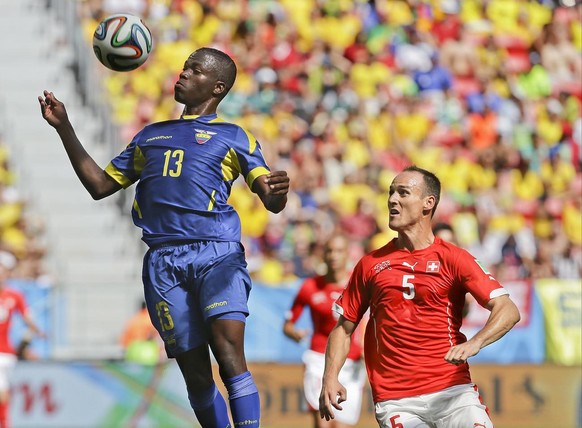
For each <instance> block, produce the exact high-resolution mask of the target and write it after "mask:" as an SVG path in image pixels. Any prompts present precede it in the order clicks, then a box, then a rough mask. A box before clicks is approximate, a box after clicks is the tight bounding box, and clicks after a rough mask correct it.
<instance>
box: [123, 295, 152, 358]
mask: <svg viewBox="0 0 582 428" xmlns="http://www.w3.org/2000/svg"><path fill="white" fill-rule="evenodd" d="M159 337H160V336H159V334H158V332H157V330H156V328H155V327H154V325H153V324H152V321H151V320H150V314H149V312H148V308H147V305H146V302H141V305H140V308H139V310H138V311H137V312H136V313H135V314H134V315H133V316H132V317H131V318H130V319H129V320H128V321H127V323H126V324H125V328H124V329H123V332H122V334H121V338H120V344H121V346H122V347H123V350H124V356H125V360H126V361H129V362H134V363H138V364H144V365H155V364H157V363H158V362H159V361H160V357H161V355H160V353H161V347H160V343H159Z"/></svg>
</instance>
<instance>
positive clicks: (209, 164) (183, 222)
mask: <svg viewBox="0 0 582 428" xmlns="http://www.w3.org/2000/svg"><path fill="white" fill-rule="evenodd" d="M235 78H236V65H235V63H234V61H233V60H232V59H231V58H230V57H229V56H228V55H226V54H225V53H223V52H221V51H218V50H216V49H212V48H201V49H198V50H196V51H195V52H193V53H192V54H191V55H190V56H189V57H188V59H187V60H186V62H185V63H184V68H183V70H182V72H181V73H180V75H179V79H178V81H177V82H176V84H175V86H174V98H175V99H176V101H178V102H179V103H181V104H184V105H185V109H184V114H183V115H182V117H181V118H180V119H179V120H169V121H165V122H159V123H154V124H151V125H149V126H146V127H145V128H144V129H143V130H141V131H140V132H139V133H138V134H137V135H136V136H135V137H134V139H133V141H132V142H131V143H130V144H129V145H128V146H127V147H126V148H125V150H124V151H123V152H122V153H121V154H120V155H118V156H117V157H116V158H114V159H113V160H112V161H111V162H110V163H109V165H108V166H107V167H106V168H105V170H103V169H102V168H101V167H99V166H98V165H97V163H96V162H95V161H94V160H93V158H91V157H90V155H89V154H88V153H87V152H86V151H85V149H84V148H83V146H82V144H81V143H80V142H79V140H78V138H77V136H76V135H75V131H74V129H73V126H72V125H71V123H70V121H69V119H68V116H67V112H66V109H65V106H64V105H63V103H62V102H60V101H59V100H57V99H56V98H55V96H54V95H53V93H51V92H49V91H44V96H41V97H38V99H39V103H40V107H41V111H42V115H43V117H44V119H45V120H46V121H47V122H48V123H49V124H50V125H51V126H53V127H54V128H55V129H56V131H57V133H58V134H59V137H60V138H61V141H62V143H63V145H64V148H65V150H66V152H67V154H68V156H69V159H70V161H71V164H72V166H73V168H74V170H75V172H76V174H77V176H78V177H79V179H80V181H81V183H83V185H84V186H85V188H86V189H87V191H88V192H89V193H90V194H91V196H92V197H93V198H94V199H102V198H104V197H107V196H109V195H112V194H113V193H115V192H117V191H118V190H120V189H122V188H127V187H129V186H130V185H132V184H133V183H135V182H137V183H138V184H137V187H136V191H135V200H134V203H133V210H132V215H133V220H134V223H135V224H136V225H137V226H138V227H140V228H141V229H142V231H143V235H142V239H143V240H144V242H145V243H146V244H147V245H148V246H149V250H148V252H147V253H146V255H145V258H144V266H143V279H144V294H145V300H146V303H147V307H148V311H149V314H150V317H151V319H152V322H153V324H154V325H155V327H156V329H157V330H158V332H159V333H160V335H161V337H162V339H163V340H164V343H165V348H166V352H167V354H168V357H170V358H176V360H177V363H178V366H179V367H180V370H181V372H182V374H183V376H184V379H185V381H186V386H187V389H188V397H189V400H190V404H191V406H192V408H193V410H194V412H195V414H196V417H197V419H198V422H199V423H200V424H201V425H202V426H203V427H213V428H214V427H221V428H222V427H230V426H231V423H230V420H229V416H228V411H227V407H226V403H225V400H224V398H223V397H222V395H221V394H220V393H219V391H218V389H217V388H216V385H215V382H214V379H213V376H212V366H211V359H210V352H209V346H210V349H211V350H212V353H213V355H214V357H215V358H216V361H217V362H218V366H219V373H220V376H221V378H222V380H223V382H224V384H225V386H226V389H227V390H228V395H229V402H230V410H231V413H232V417H233V420H234V421H233V422H234V426H245V427H249V428H251V427H258V426H259V418H260V401H259V393H258V391H257V387H256V385H255V382H254V380H253V378H252V376H251V374H250V372H249V371H248V369H247V364H246V359H245V354H244V330H245V321H246V317H247V316H248V306H247V300H248V296H249V293H250V290H251V280H250V277H249V273H248V271H247V264H246V260H245V254H244V248H243V246H242V244H241V243H240V239H241V225H240V219H239V217H238V214H237V213H236V211H235V210H234V209H233V208H232V207H231V206H230V205H229V204H228V203H227V200H228V197H229V195H230V191H231V187H232V183H233V182H234V180H235V179H236V178H237V177H238V176H239V175H242V176H243V177H244V179H245V181H246V183H247V185H248V186H249V188H250V189H251V190H252V191H253V192H254V193H256V194H258V196H259V198H260V199H261V201H262V203H263V205H264V206H265V208H266V209H267V210H269V211H272V212H273V213H278V212H280V211H281V210H282V209H283V208H284V207H285V205H286V203H287V193H288V191H289V178H288V176H287V173H286V172H285V171H275V172H271V171H270V170H269V167H268V166H267V164H266V162H265V159H264V157H263V154H262V152H261V149H260V145H259V143H258V142H257V140H256V139H255V138H254V137H253V136H252V135H251V134H250V133H248V132H247V131H245V130H244V129H242V128H240V127H239V126H237V125H234V124H231V123H227V122H225V121H223V120H221V119H220V118H218V117H217V114H216V110H217V107H218V105H219V103H220V102H221V101H222V99H223V98H224V97H225V95H226V94H227V93H228V91H229V90H230V89H231V87H232V86H233V84H234V81H235Z"/></svg>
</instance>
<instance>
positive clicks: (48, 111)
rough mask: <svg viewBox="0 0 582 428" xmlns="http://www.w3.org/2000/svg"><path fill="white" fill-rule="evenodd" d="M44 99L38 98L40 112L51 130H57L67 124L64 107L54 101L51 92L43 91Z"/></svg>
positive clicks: (57, 101)
mask: <svg viewBox="0 0 582 428" xmlns="http://www.w3.org/2000/svg"><path fill="white" fill-rule="evenodd" d="M43 94H44V97H41V96H39V97H38V102H39V103H40V111H41V113H42V117H43V118H44V120H46V121H47V122H48V124H49V125H50V126H52V127H53V128H58V127H59V126H61V125H64V124H66V123H68V122H69V117H68V115H67V110H65V105H64V104H63V103H62V102H60V101H59V100H57V99H56V97H55V95H54V94H53V93H52V92H49V91H46V90H45V91H44V92H43Z"/></svg>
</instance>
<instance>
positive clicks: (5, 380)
mask: <svg viewBox="0 0 582 428" xmlns="http://www.w3.org/2000/svg"><path fill="white" fill-rule="evenodd" d="M14 366H16V355H13V354H5V353H1V352H0V391H8V390H9V389H10V376H11V375H12V372H13V370H14Z"/></svg>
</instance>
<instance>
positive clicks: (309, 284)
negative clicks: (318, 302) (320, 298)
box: [286, 278, 314, 323]
mask: <svg viewBox="0 0 582 428" xmlns="http://www.w3.org/2000/svg"><path fill="white" fill-rule="evenodd" d="M313 281H314V280H313V278H309V279H306V280H305V281H304V282H303V284H301V287H300V288H299V291H298V292H297V295H296V296H295V299H294V300H293V304H292V305H291V309H290V310H289V311H288V312H287V316H286V319H287V320H288V321H291V322H293V323H296V322H297V320H298V319H299V317H300V316H301V314H302V313H303V309H304V308H305V306H308V305H309V298H310V296H311V293H312V290H313V285H314V284H313Z"/></svg>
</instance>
